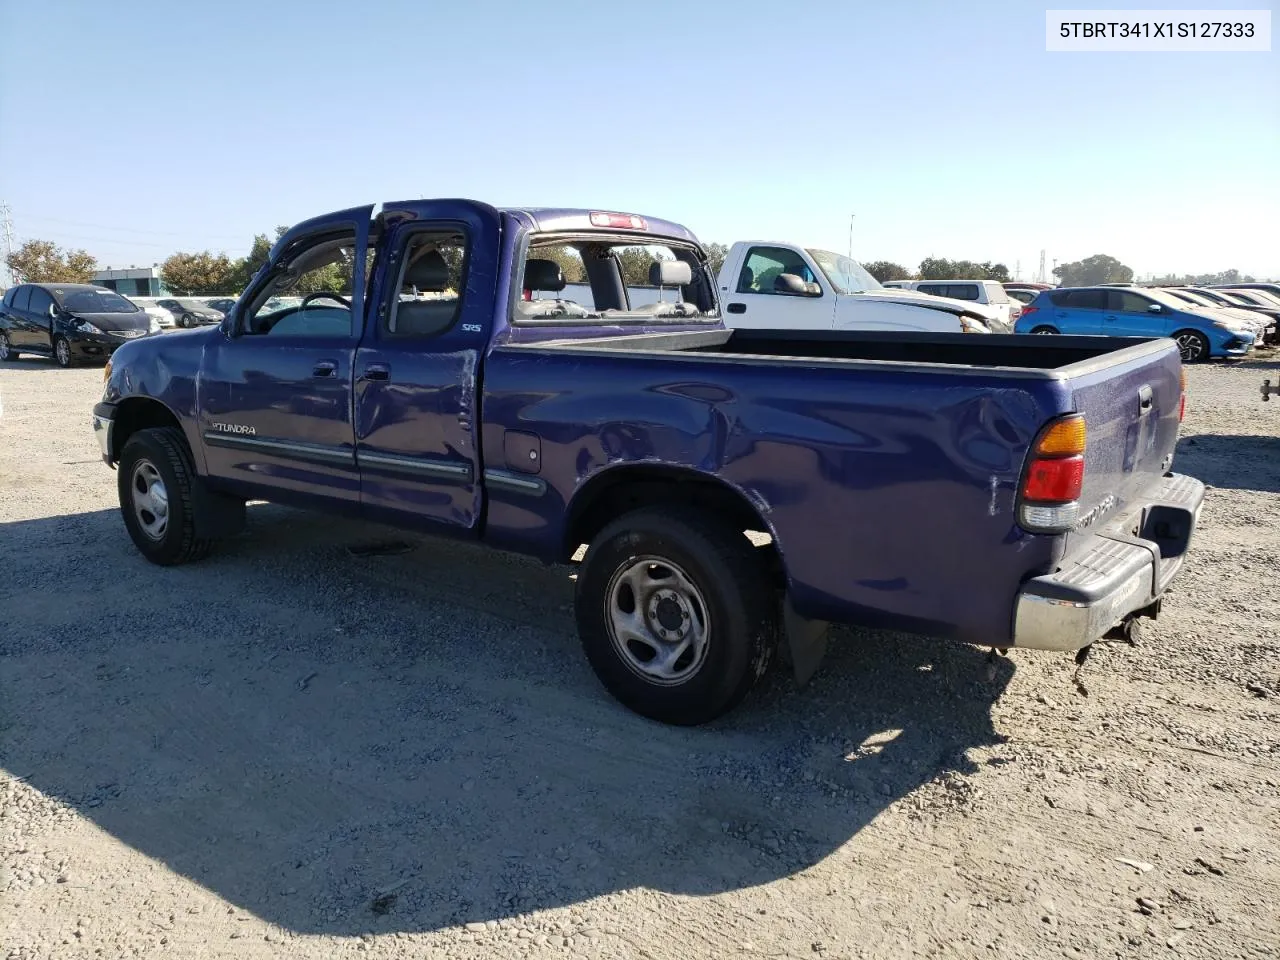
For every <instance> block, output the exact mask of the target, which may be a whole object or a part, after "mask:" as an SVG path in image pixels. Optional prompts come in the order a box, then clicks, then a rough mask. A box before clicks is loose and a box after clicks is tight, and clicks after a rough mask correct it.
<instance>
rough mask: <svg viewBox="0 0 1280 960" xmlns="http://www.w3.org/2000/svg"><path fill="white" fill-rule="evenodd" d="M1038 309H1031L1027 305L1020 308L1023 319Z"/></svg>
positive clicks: (1030, 306)
mask: <svg viewBox="0 0 1280 960" xmlns="http://www.w3.org/2000/svg"><path fill="white" fill-rule="evenodd" d="M1039 309H1040V308H1039V307H1033V306H1032V305H1031V304H1029V303H1028V304H1027V305H1026V306H1025V307H1023V308H1022V315H1023V316H1024V317H1025V316H1027V315H1028V314H1032V313H1035V312H1036V311H1037V310H1039Z"/></svg>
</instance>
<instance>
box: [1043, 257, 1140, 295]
mask: <svg viewBox="0 0 1280 960" xmlns="http://www.w3.org/2000/svg"><path fill="white" fill-rule="evenodd" d="M1053 275H1054V276H1055V277H1057V278H1058V281H1059V282H1060V283H1061V285H1062V286H1064V287H1089V286H1094V285H1095V284H1099V283H1128V282H1129V281H1130V280H1132V279H1133V268H1131V267H1126V266H1125V265H1124V264H1123V263H1121V262H1120V261H1119V260H1117V259H1116V258H1115V257H1111V256H1107V255H1106V254H1105V253H1096V254H1094V255H1093V256H1092V257H1085V258H1084V259H1083V260H1075V261H1073V262H1071V263H1063V264H1059V265H1058V266H1056V267H1054V268H1053Z"/></svg>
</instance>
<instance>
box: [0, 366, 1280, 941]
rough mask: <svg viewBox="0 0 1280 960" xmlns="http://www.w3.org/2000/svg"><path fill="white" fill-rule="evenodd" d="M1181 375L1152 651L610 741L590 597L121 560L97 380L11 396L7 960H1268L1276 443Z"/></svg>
mask: <svg viewBox="0 0 1280 960" xmlns="http://www.w3.org/2000/svg"><path fill="white" fill-rule="evenodd" d="M1278 368H1280V363H1276V362H1274V361H1261V362H1254V363H1250V364H1239V365H1234V366H1225V365H1212V366H1208V367H1200V368H1195V369H1193V370H1191V372H1190V384H1191V409H1190V413H1189V417H1188V421H1187V423H1186V425H1185V431H1184V439H1183V440H1182V441H1181V444H1180V449H1179V455H1178V460H1177V464H1176V467H1177V468H1178V469H1180V470H1182V471H1184V472H1188V473H1192V474H1195V475H1197V476H1199V477H1201V478H1202V479H1204V480H1205V481H1206V482H1208V483H1210V484H1211V485H1212V489H1211V490H1210V492H1209V497H1208V501H1207V505H1206V509H1205V511H1204V514H1203V519H1202V525H1201V529H1200V531H1199V535H1198V540H1197V542H1196V544H1195V549H1194V556H1193V558H1192V560H1191V563H1190V565H1189V567H1188V568H1187V569H1186V570H1185V571H1184V573H1183V575H1182V576H1181V578H1180V580H1179V581H1178V582H1177V583H1176V585H1175V588H1174V590H1173V592H1172V594H1171V596H1170V598H1169V601H1168V602H1167V603H1166V605H1165V612H1164V615H1163V616H1162V617H1161V619H1160V621H1159V622H1158V623H1156V624H1149V625H1147V627H1146V629H1145V631H1144V632H1143V634H1142V636H1141V638H1140V640H1139V644H1138V646H1137V647H1136V648H1131V647H1129V646H1126V645H1123V644H1110V645H1101V644H1100V645H1099V646H1098V649H1097V650H1096V652H1095V654H1094V656H1093V658H1092V659H1091V660H1090V661H1089V662H1088V664H1087V665H1086V667H1085V670H1084V673H1083V679H1084V682H1085V684H1086V686H1087V690H1088V695H1087V696H1085V695H1082V694H1081V693H1079V692H1077V690H1076V688H1075V687H1074V685H1073V684H1072V681H1071V676H1072V671H1073V664H1072V661H1071V658H1070V657H1067V656H1057V655H1051V654H1034V653H1021V654H1019V653H1015V654H1014V655H1013V656H1012V657H1010V658H1009V659H999V660H996V661H995V662H994V663H989V662H988V660H987V655H986V653H985V651H981V650H977V649H975V648H970V647H964V646H955V645H946V644H942V643H938V642H934V641H930V640H925V639H920V638H915V637H907V636H898V635H890V634H882V633H870V632H865V631H854V630H845V631H840V632H839V633H838V635H837V637H836V641H837V642H836V643H835V645H834V649H833V653H832V655H831V656H830V657H829V658H828V660H827V662H826V664H825V666H824V668H823V670H822V671H821V673H820V674H819V675H818V677H817V678H816V679H815V680H814V682H813V683H812V685H811V686H810V687H808V688H807V689H805V690H804V691H800V692H796V691H795V690H794V689H793V687H792V685H791V683H790V682H789V680H788V679H787V678H786V677H785V676H784V675H782V674H780V673H779V674H775V676H774V677H773V679H772V682H770V683H768V684H767V685H766V687H765V689H764V690H763V691H761V692H759V693H758V694H757V695H755V696H754V697H752V698H751V699H750V700H749V701H748V702H747V703H746V704H745V706H744V707H743V708H742V709H740V710H739V711H737V712H736V713H734V714H732V715H731V716H730V717H728V718H726V719H725V720H723V721H721V722H719V723H717V724H715V725H713V726H710V727H705V728H701V729H696V730H679V729H668V728H664V727H661V726H657V725H655V724H652V723H649V722H646V721H644V720H641V719H639V718H637V717H635V716H633V715H632V714H630V713H627V712H626V711H624V710H623V709H621V708H620V707H618V706H617V705H616V704H615V703H614V702H613V701H612V700H610V699H609V698H608V696H607V695H606V694H605V693H604V692H603V691H602V689H601V688H600V687H599V686H598V684H597V683H596V681H595V679H594V677H593V676H592V674H591V673H590V671H589V669H588V667H587V666H586V663H585V661H584V659H583V657H582V656H581V653H580V650H579V649H578V646H577V641H576V639H575V636H574V631H573V625H572V618H571V615H570V611H569V604H570V600H571V596H572V590H571V583H570V580H569V571H568V570H565V569H545V568H542V567H540V566H538V565H536V564H533V563H530V562H526V561H524V560H522V559H519V558H511V557H503V556H497V555H493V554H489V553H487V552H485V551H483V550H480V549H475V548H472V547H468V546H460V545H457V544H450V543H439V542H434V541H421V542H419V541H417V540H414V541H413V544H414V545H415V547H414V549H412V550H410V551H409V552H402V553H396V554H390V555H388V554H382V555H362V554H361V552H360V551H358V550H357V551H356V552H355V553H353V552H352V551H351V550H350V549H349V548H351V547H362V546H367V545H376V544H386V543H387V542H389V541H393V540H397V539H402V535H401V534H398V533H396V532H395V531H388V530H385V529H382V528H374V527H366V526H360V525H357V524H353V523H345V522H335V521H334V520H332V519H329V518H325V517H319V516H313V515H307V514H303V513H298V512H295V511H291V510H286V509H282V508H278V507H273V506H255V507H252V508H251V510H250V514H251V519H250V529H249V531H248V532H247V533H246V534H245V535H244V536H242V537H241V538H240V539H238V540H236V541H235V542H233V543H230V544H227V545H226V546H225V547H224V548H223V549H221V550H220V551H219V552H218V553H217V554H216V555H215V556H214V557H212V558H210V559H209V560H208V561H206V562H205V563H202V564H199V565H196V566H191V567H185V568H178V569H165V570H162V569H158V568H156V567H153V566H150V565H148V564H147V563H145V562H144V561H143V560H142V559H141V558H140V557H139V556H138V555H137V554H136V553H135V552H134V550H133V548H132V546H131V544H130V543H129V542H128V540H127V537H126V535H125V532H124V529H123V526H122V524H121V522H120V519H119V516H118V514H117V510H116V507H115V502H116V501H115V478H114V474H111V473H110V472H108V471H107V469H106V468H105V467H103V466H102V464H101V463H100V462H99V460H98V457H97V450H96V446H95V444H94V440H93V438H92V436H91V435H90V431H89V427H88V410H89V407H90V406H91V405H92V403H93V402H94V400H95V399H96V396H97V393H98V390H99V386H100V382H101V374H100V372H99V371H98V370H73V371H61V370H57V369H55V368H52V367H51V366H50V365H48V364H47V363H44V362H39V361H35V360H28V361H25V362H22V363H19V364H16V365H14V364H11V365H8V366H6V367H4V368H3V369H0V399H2V401H3V408H4V412H3V416H2V417H0V609H3V617H2V618H0V947H2V948H3V949H4V950H5V951H6V953H5V956H6V957H7V958H9V960H17V958H23V960H27V958H37V957H38V958H45V957H49V958H52V957H57V958H60V960H61V958H77V957H118V956H164V957H215V956H219V957H220V956H227V957H308V958H311V957H327V956H348V955H350V956H356V955H361V956H372V957H393V956H394V957H476V958H479V957H494V956H500V957H505V956H512V957H514V956H521V957H524V956H538V957H541V956H548V957H549V956H574V955H581V956H588V957H593V958H594V957H647V958H667V957H672V958H695V957H724V956H742V957H805V958H813V957H821V958H833V957H907V956H943V957H968V956H972V957H978V956H981V957H988V956H1008V957H1056V956H1065V957H1069V958H1076V957H1080V958H1095V957H1110V956H1123V957H1147V956H1171V955H1182V956H1195V957H1275V956H1277V955H1278V951H1280V908H1278V907H1277V903H1280V496H1278V494H1280V403H1275V402H1272V403H1269V404H1265V405H1264V404H1263V403H1261V402H1260V399H1259V396H1258V393H1257V388H1258V384H1259V383H1260V381H1261V379H1262V377H1263V376H1264V375H1267V374H1266V373H1264V370H1266V371H1267V372H1268V373H1270V374H1271V375H1273V376H1280V369H1278Z"/></svg>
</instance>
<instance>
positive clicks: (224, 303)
mask: <svg viewBox="0 0 1280 960" xmlns="http://www.w3.org/2000/svg"><path fill="white" fill-rule="evenodd" d="M205 303H207V304H208V305H209V306H211V307H212V308H213V309H214V310H217V311H218V312H219V313H220V314H222V315H223V316H224V317H225V316H226V315H227V314H228V313H230V312H231V308H232V307H234V306H235V305H236V301H235V299H234V298H232V297H214V298H213V299H212V300H206V301H205Z"/></svg>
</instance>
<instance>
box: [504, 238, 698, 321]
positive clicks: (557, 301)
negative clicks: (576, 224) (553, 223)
mask: <svg viewBox="0 0 1280 960" xmlns="http://www.w3.org/2000/svg"><path fill="white" fill-rule="evenodd" d="M639 239H640V238H637V237H627V236H610V235H607V234H603V233H602V234H598V235H596V234H583V235H579V236H572V235H564V234H534V235H533V236H532V237H531V238H530V240H529V246H528V250H527V253H526V255H525V260H524V263H523V266H522V270H521V273H520V277H519V279H518V283H519V295H518V298H517V300H516V302H515V304H514V306H513V308H512V312H513V317H512V321H513V322H514V323H517V324H521V323H561V324H566V323H582V324H592V323H597V322H601V321H607V322H609V323H619V322H622V323H627V322H635V323H644V322H653V321H663V320H665V321H668V322H681V323H688V322H691V321H693V322H697V321H714V320H716V319H717V318H718V317H719V315H720V314H719V309H718V307H717V305H716V298H715V289H714V286H713V281H712V278H711V276H710V274H709V273H708V272H707V269H706V266H705V264H704V263H703V260H702V257H701V256H700V255H699V253H698V251H697V249H696V248H694V247H693V246H691V245H689V244H686V243H683V242H680V241H677V240H669V239H666V238H660V237H645V238H644V239H643V242H638V241H639ZM664 279H665V280H666V281H668V282H662V281H663V280H664Z"/></svg>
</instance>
